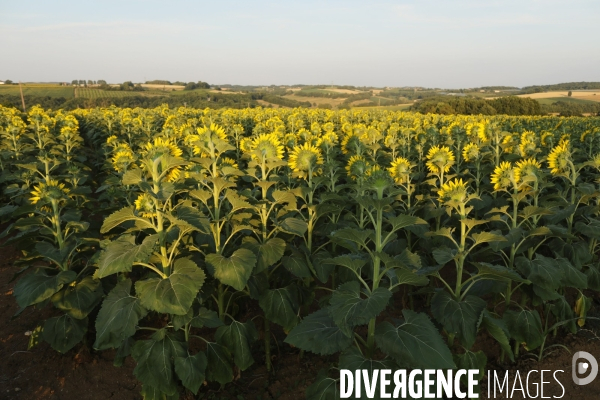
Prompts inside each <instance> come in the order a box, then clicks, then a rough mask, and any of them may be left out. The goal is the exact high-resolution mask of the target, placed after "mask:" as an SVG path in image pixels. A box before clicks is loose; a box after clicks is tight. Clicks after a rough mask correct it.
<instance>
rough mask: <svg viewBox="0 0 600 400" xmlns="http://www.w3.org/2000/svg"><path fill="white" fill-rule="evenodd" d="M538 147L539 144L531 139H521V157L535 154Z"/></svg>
mask: <svg viewBox="0 0 600 400" xmlns="http://www.w3.org/2000/svg"><path fill="white" fill-rule="evenodd" d="M536 149H537V146H536V144H535V142H533V141H531V140H529V139H525V140H521V143H519V153H521V157H527V156H531V155H533V154H534V153H535V150H536Z"/></svg>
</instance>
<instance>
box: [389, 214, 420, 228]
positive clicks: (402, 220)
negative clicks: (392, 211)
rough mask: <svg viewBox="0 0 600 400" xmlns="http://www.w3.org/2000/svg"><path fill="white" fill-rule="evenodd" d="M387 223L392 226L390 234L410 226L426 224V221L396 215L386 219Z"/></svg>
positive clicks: (410, 216)
mask: <svg viewBox="0 0 600 400" xmlns="http://www.w3.org/2000/svg"><path fill="white" fill-rule="evenodd" d="M388 222H389V223H390V224H392V232H395V231H397V230H398V229H402V228H406V227H409V226H412V225H419V224H427V222H426V221H424V220H422V219H421V218H419V217H413V216H412V215H398V216H397V217H391V218H388Z"/></svg>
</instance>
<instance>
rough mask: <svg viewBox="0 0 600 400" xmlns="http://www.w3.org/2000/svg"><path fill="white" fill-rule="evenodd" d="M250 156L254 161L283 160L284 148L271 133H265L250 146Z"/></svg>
mask: <svg viewBox="0 0 600 400" xmlns="http://www.w3.org/2000/svg"><path fill="white" fill-rule="evenodd" d="M247 153H248V154H250V157H251V158H252V159H253V160H257V161H260V162H262V160H265V161H266V160H273V159H278V160H281V159H282V158H283V146H282V145H281V142H280V141H279V139H278V138H277V136H275V135H274V134H271V133H263V134H261V135H259V136H258V137H256V138H255V139H254V140H252V142H251V143H250V144H249V146H248V151H247Z"/></svg>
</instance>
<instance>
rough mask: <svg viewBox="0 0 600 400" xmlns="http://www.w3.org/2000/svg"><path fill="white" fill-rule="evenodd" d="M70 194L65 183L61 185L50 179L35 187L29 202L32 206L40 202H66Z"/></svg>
mask: <svg viewBox="0 0 600 400" xmlns="http://www.w3.org/2000/svg"><path fill="white" fill-rule="evenodd" d="M69 193H70V191H69V189H67V188H66V187H65V184H64V183H59V182H58V181H57V180H54V179H50V180H48V181H47V182H45V183H44V182H40V183H39V184H37V185H36V186H34V188H33V191H32V192H31V197H30V198H29V201H31V204H36V203H38V202H40V201H42V202H46V201H52V200H57V201H60V200H66V199H67V198H68V196H69Z"/></svg>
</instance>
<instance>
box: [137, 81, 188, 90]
mask: <svg viewBox="0 0 600 400" xmlns="http://www.w3.org/2000/svg"><path fill="white" fill-rule="evenodd" d="M142 87H144V88H148V89H151V90H152V89H154V90H163V91H175V90H183V88H184V87H185V86H180V85H155V84H149V83H142Z"/></svg>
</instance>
